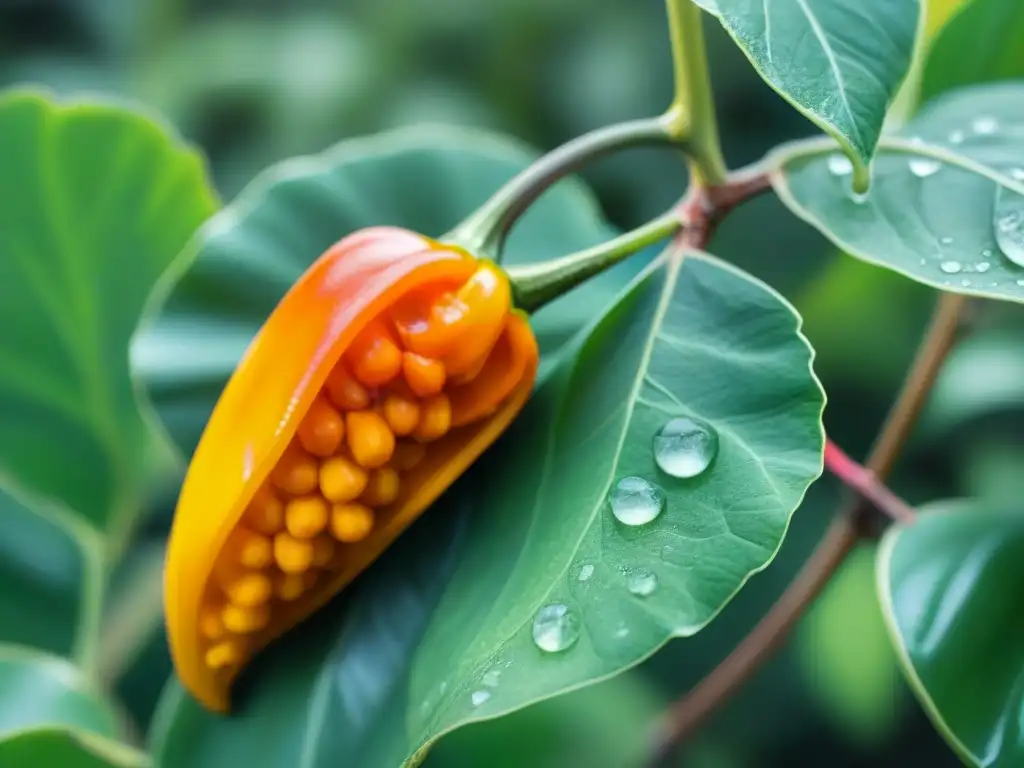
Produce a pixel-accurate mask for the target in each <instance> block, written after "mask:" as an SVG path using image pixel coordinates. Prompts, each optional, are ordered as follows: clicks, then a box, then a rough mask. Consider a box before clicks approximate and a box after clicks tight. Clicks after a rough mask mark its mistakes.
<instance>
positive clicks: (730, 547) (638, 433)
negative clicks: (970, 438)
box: [155, 253, 824, 768]
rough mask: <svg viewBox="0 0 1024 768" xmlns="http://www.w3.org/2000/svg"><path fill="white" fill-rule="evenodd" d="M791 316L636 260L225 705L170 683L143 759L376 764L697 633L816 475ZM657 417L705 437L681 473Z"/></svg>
mask: <svg viewBox="0 0 1024 768" xmlns="http://www.w3.org/2000/svg"><path fill="white" fill-rule="evenodd" d="M798 325H799V320H798V318H797V316H796V314H795V313H794V311H793V309H792V308H791V307H790V306H789V305H788V304H786V303H785V301H784V300H783V299H782V298H781V297H779V296H778V294H776V293H774V292H773V291H772V290H771V289H769V288H768V287H767V286H765V285H763V284H761V283H759V282H757V281H755V280H754V279H753V278H751V277H749V276H747V275H745V274H743V273H741V272H739V271H737V270H735V269H734V268H732V267H730V266H728V265H726V264H724V263H722V262H720V261H718V260H716V259H714V258H712V257H709V256H706V255H703V254H697V253H693V254H687V255H686V258H685V259H683V258H681V257H680V255H679V254H672V253H667V254H666V255H665V256H663V257H662V258H660V259H658V260H657V261H656V262H654V263H653V264H652V265H650V266H649V267H648V268H647V269H645V270H644V271H643V272H642V273H641V274H640V275H639V276H638V277H637V278H636V279H635V280H634V281H633V282H632V283H631V284H630V286H628V287H627V288H626V289H625V291H624V292H623V293H621V294H620V296H619V298H618V299H617V301H616V302H615V303H614V305H613V306H612V308H611V309H610V310H609V311H608V312H607V313H606V314H605V315H604V316H603V317H601V318H600V320H599V321H597V322H596V323H595V324H594V325H592V326H591V327H590V328H589V329H588V331H586V332H585V333H584V334H583V336H581V338H580V341H579V342H578V347H577V348H576V352H575V354H573V355H571V356H566V357H565V358H564V359H563V361H562V363H561V364H560V365H559V366H558V367H557V368H556V369H555V370H554V372H553V373H552V375H551V377H549V378H548V379H547V380H546V382H545V383H544V384H543V385H542V386H541V388H540V389H539V390H538V391H537V392H536V393H535V395H534V398H533V399H532V400H531V401H530V403H529V404H528V406H527V407H526V409H525V410H524V412H523V413H522V414H521V416H520V417H519V418H518V419H517V420H516V422H515V423H514V424H513V426H512V427H511V429H510V430H509V433H508V434H507V435H506V436H505V437H504V438H503V439H502V440H501V441H499V443H498V444H497V445H495V446H494V447H493V448H492V449H491V450H490V451H488V453H487V454H485V456H484V457H483V458H482V459H481V461H480V462H479V463H478V464H477V465H476V466H475V467H474V469H473V470H472V471H471V472H470V473H468V474H467V475H466V477H465V478H464V479H463V481H462V482H461V483H460V484H459V485H458V486H457V487H456V488H455V489H454V490H453V492H451V493H450V494H449V495H448V496H446V497H445V498H444V499H442V500H441V501H440V502H439V503H438V504H436V505H435V507H434V508H433V509H431V510H430V511H429V512H428V513H427V514H426V515H425V516H424V518H423V519H422V520H421V521H420V522H419V524H417V525H416V526H414V527H413V528H412V529H411V530H410V531H409V533H408V534H407V535H405V536H403V537H402V538H401V539H400V540H399V541H398V543H397V544H396V545H395V546H394V547H393V548H392V549H391V550H389V552H388V553H387V554H386V555H385V557H384V558H382V560H381V561H380V562H379V563H377V564H376V565H375V566H374V567H373V568H372V569H371V570H370V571H369V572H368V573H367V574H366V575H365V576H364V577H363V578H361V579H360V580H359V582H358V583H357V584H356V585H355V587H354V589H353V590H352V591H351V593H350V599H349V600H348V601H345V598H344V597H343V598H342V600H341V601H336V602H335V603H333V604H332V607H331V608H329V609H327V610H326V611H324V612H322V613H321V615H320V616H318V617H317V618H316V619H315V620H314V621H313V622H312V623H311V624H310V625H308V626H307V628H305V629H303V630H302V631H299V632H294V633H292V634H291V635H290V636H288V637H287V638H285V639H284V640H283V642H281V643H280V644H279V645H278V646H277V647H276V648H274V649H272V650H271V651H270V652H269V653H268V654H267V655H266V656H265V657H264V660H263V661H262V662H257V664H256V667H255V668H254V670H253V672H252V674H251V676H250V677H249V678H248V680H247V681H243V684H242V686H241V688H240V690H239V692H238V694H237V701H238V702H239V708H240V709H239V713H238V716H237V717H234V718H229V719H225V718H219V717H214V716H211V715H208V714H206V713H204V712H203V711H202V710H200V709H199V708H198V706H197V705H195V704H194V703H192V702H191V701H190V700H188V699H185V698H184V697H183V696H182V695H181V693H180V690H179V689H177V688H176V687H175V688H172V689H170V692H169V693H168V694H167V698H166V700H165V702H164V705H163V707H162V711H161V713H160V714H159V715H158V718H157V720H158V725H157V727H156V731H155V734H156V735H155V748H156V752H157V754H158V756H159V758H160V760H161V764H162V765H163V766H164V768H176V766H190V768H192V767H194V768H203V767H204V766H214V765H218V764H222V763H223V761H224V760H225V759H227V756H229V755H230V756H232V758H233V759H236V760H238V761H239V762H240V763H241V762H244V763H245V764H246V765H252V766H262V765H266V766H270V765H274V764H279V763H287V764H296V763H299V762H303V761H304V764H305V765H311V766H314V765H315V766H319V765H324V766H327V765H331V764H334V763H336V762H337V760H339V759H341V756H344V757H345V759H347V760H351V761H354V762H356V763H358V764H359V765H360V766H366V768H373V767H375V766H394V765H397V764H399V763H401V762H402V761H403V760H406V761H408V760H411V759H412V758H413V756H414V755H417V754H420V753H421V750H423V749H424V748H425V747H426V746H427V745H429V744H430V743H431V742H432V741H433V740H434V739H436V738H437V737H439V736H440V735H443V734H444V733H445V732H447V731H449V730H451V729H453V728H456V727H459V726H460V725H463V724H466V723H469V722H473V721H476V720H480V719H486V718H492V717H497V716H499V715H502V714H505V713H508V712H511V711H514V710H516V709H519V708H521V707H523V706H526V705H528V704H531V703H533V702H536V701H539V700H542V699H545V698H548V697H551V696H554V695H557V694H559V693H562V692H566V691H570V690H573V689H575V688H578V687H580V686H583V685H586V684H589V683H593V682H596V681H598V680H601V679H604V678H606V677H608V676H610V675H613V674H616V673H618V672H621V671H622V670H624V669H627V668H629V667H631V666H633V665H635V664H637V663H638V662H640V661H642V660H643V659H645V658H646V657H648V656H649V655H650V654H652V653H654V652H655V651H656V650H657V649H658V648H659V647H661V646H662V645H663V644H664V643H665V642H666V641H667V640H669V639H670V638H672V637H683V636H688V635H692V634H694V633H695V632H697V631H699V630H700V629H701V628H702V627H704V626H705V625H706V624H707V623H708V622H709V621H711V620H712V619H713V618H714V617H715V616H716V615H717V614H718V612H719V611H720V610H721V609H722V607H723V606H724V605H725V604H726V603H727V602H728V601H729V600H730V599H731V598H732V596H733V595H734V594H735V593H736V592H737V590H739V589H740V588H741V587H742V585H743V584H744V583H745V582H746V580H747V579H748V578H749V577H750V575H751V574H753V573H754V572H756V571H758V570H760V569H762V568H764V567H765V566H766V565H767V564H768V562H770V561H771V559H772V557H773V556H774V554H775V552H776V551H777V550H778V547H779V546H780V544H781V542H782V538H783V535H784V534H785V531H786V528H787V526H788V524H789V519H790V516H791V514H792V512H793V510H794V509H795V508H796V507H797V505H798V504H799V503H800V500H801V499H802V497H803V494H804V492H805V490H806V488H807V486H808V485H809V484H810V483H811V482H812V481H813V480H814V479H815V478H816V477H817V476H818V474H819V473H820V470H821V451H822V448H823V445H822V443H823V435H822V429H821V421H820V417H821V411H822V407H823V404H824V398H823V394H822V392H821V389H820V386H819V385H818V383H817V381H816V379H815V378H814V376H813V373H812V372H811V369H810V362H811V351H810V349H809V347H808V345H807V343H806V341H805V340H804V339H803V337H802V336H801V335H800V333H799V330H798ZM679 416H688V417H692V418H699V419H701V420H703V421H705V422H706V423H708V424H709V425H710V427H711V429H712V430H714V431H716V433H717V435H718V437H719V451H718V454H717V456H716V457H715V459H714V461H713V462H712V464H711V465H710V467H709V468H708V469H707V470H706V471H705V472H703V473H701V474H700V475H698V476H696V477H694V478H691V479H689V480H682V479H675V478H673V477H670V476H668V475H667V474H665V473H663V472H661V471H660V470H659V469H658V467H657V466H656V464H655V460H654V456H653V453H652V440H653V438H654V435H655V433H656V432H657V431H658V430H659V429H660V428H661V427H662V426H663V425H664V424H665V423H666V421H668V420H669V419H671V418H674V417H679ZM629 476H640V477H644V478H650V479H651V480H652V481H654V482H656V483H658V484H659V485H660V486H661V487H662V488H663V489H664V491H665V493H666V497H667V505H666V508H665V511H664V512H663V513H662V514H661V515H660V516H659V517H657V518H656V519H655V520H654V521H653V522H651V523H649V524H648V525H646V526H641V527H630V526H625V525H622V524H620V523H619V522H617V521H616V520H615V519H614V517H613V516H612V514H611V511H610V509H609V505H608V501H607V498H608V492H609V490H610V488H611V487H612V486H613V485H614V484H616V483H617V482H618V481H619V480H620V479H621V478H623V477H629ZM642 569H646V570H642ZM647 571H649V572H650V574H647V573H646V572H647ZM642 574H644V575H646V585H647V586H650V585H651V581H650V579H651V578H652V575H653V579H655V580H656V584H654V586H653V589H652V590H651V591H650V592H649V594H646V595H645V596H644V595H637V594H636V591H631V585H633V586H632V589H633V590H637V589H638V587H637V585H638V584H640V582H639V581H638V577H639V576H641V575H642ZM551 604H561V605H565V606H566V607H567V608H568V610H569V611H571V612H572V613H573V615H574V616H576V617H577V618H578V620H579V627H580V635H579V638H578V640H577V641H576V642H575V644H574V645H572V647H570V648H568V649H567V650H564V651H562V652H561V653H545V652H543V651H542V650H540V648H539V647H538V646H537V645H536V644H535V641H534V639H533V623H534V620H535V617H536V616H537V614H538V610H539V609H540V608H541V607H542V606H545V605H551ZM343 605H344V608H342V606H343Z"/></svg>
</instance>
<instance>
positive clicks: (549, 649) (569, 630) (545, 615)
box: [533, 603, 580, 653]
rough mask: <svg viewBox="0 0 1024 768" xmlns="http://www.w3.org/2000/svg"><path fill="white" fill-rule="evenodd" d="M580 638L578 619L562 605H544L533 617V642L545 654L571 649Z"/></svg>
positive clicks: (569, 609) (573, 612)
mask: <svg viewBox="0 0 1024 768" xmlns="http://www.w3.org/2000/svg"><path fill="white" fill-rule="evenodd" d="M579 637H580V617H579V616H577V615H576V612H575V611H574V610H572V609H571V608H570V607H569V606H567V605H563V604H562V603H550V604H548V605H545V606H544V607H543V608H541V609H540V610H539V611H537V615H536V616H534V617H533V642H534V643H535V644H536V646H537V647H538V648H540V649H541V650H542V651H544V652H545V653H558V652H559V651H564V650H566V649H568V648H571V647H572V646H573V645H574V644H575V643H576V641H577V640H579Z"/></svg>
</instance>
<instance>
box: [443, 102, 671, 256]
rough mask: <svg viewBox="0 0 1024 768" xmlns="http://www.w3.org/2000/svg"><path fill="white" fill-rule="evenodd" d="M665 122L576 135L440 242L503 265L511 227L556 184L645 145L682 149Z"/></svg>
mask: <svg viewBox="0 0 1024 768" xmlns="http://www.w3.org/2000/svg"><path fill="white" fill-rule="evenodd" d="M681 143H684V142H683V140H682V139H680V138H678V137H677V136H675V135H674V134H672V133H671V132H670V131H669V129H668V121H667V120H666V119H665V118H664V117H656V118H647V119H643V120H631V121H629V122H625V123H618V124H615V125H609V126H606V127H604V128H599V129H597V130H595V131H591V132H590V133H585V134H583V135H582V136H578V137H577V138H575V139H573V140H572V141H570V142H568V143H566V144H563V145H562V146H561V147H559V148H558V149H555V150H554V151H552V152H549V153H548V154H546V155H544V156H543V157H542V158H540V159H539V160H538V161H537V162H536V163H534V164H532V165H531V166H530V167H529V168H526V169H525V170H524V171H523V172H522V173H520V174H518V175H517V176H514V177H513V178H512V179H511V180H510V181H509V182H508V183H506V184H505V185H504V186H503V187H501V189H499V190H498V191H497V192H496V193H494V195H493V196H492V197H491V198H490V199H489V200H488V201H487V202H486V203H484V205H483V206H481V207H480V208H478V209H477V210H476V211H475V212H474V213H473V214H471V215H470V216H469V217H468V218H467V219H465V220H464V221H463V222H462V223H461V224H459V225H458V226H456V227H455V228H454V229H453V230H451V231H450V232H449V233H448V234H447V235H445V236H444V237H443V238H442V239H443V240H445V241H446V242H451V243H456V244H458V245H461V246H463V247H464V248H466V249H467V250H468V251H471V252H472V253H475V254H477V255H479V256H486V257H488V258H491V259H493V260H495V261H500V260H501V259H500V256H501V250H502V247H503V246H504V244H505V239H506V237H508V233H509V231H510V230H511V229H512V225H513V224H515V223H516V221H517V220H518V219H519V217H520V216H522V215H523V213H525V212H526V209H527V208H529V207H530V205H531V204H532V203H533V202H534V201H535V200H536V199H537V198H538V197H540V196H541V195H542V194H544V192H545V191H546V190H547V189H548V188H549V187H550V186H551V185H552V184H554V183H555V182H557V181H558V180H559V179H561V178H563V177H564V176H567V175H568V174H570V173H573V172H574V171H576V170H578V169H579V168H581V167H583V166H584V165H585V164H586V163H588V162H590V161H592V160H595V159H597V158H599V157H602V156H604V155H607V154H610V153H611V152H615V151H618V150H620V149H625V148H627V147H635V146H642V145H656V144H664V145H671V144H681Z"/></svg>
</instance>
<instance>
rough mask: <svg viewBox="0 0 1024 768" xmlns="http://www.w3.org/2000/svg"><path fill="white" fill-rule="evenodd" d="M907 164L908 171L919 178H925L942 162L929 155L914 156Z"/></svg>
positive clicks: (940, 165)
mask: <svg viewBox="0 0 1024 768" xmlns="http://www.w3.org/2000/svg"><path fill="white" fill-rule="evenodd" d="M907 165H908V166H909V167H910V172H911V173H912V174H914V175H915V176H917V177H918V178H921V179H926V178H928V177H929V176H931V175H932V174H934V173H937V172H938V170H939V169H940V168H941V167H942V163H940V162H939V161H938V160H933V159H932V158H930V157H915V158H914V159H913V160H911V161H910V162H909V163H907Z"/></svg>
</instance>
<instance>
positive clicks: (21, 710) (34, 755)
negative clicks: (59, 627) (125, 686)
mask: <svg viewBox="0 0 1024 768" xmlns="http://www.w3.org/2000/svg"><path fill="white" fill-rule="evenodd" d="M119 732H120V728H119V725H118V719H117V715H116V713H115V712H114V709H113V707H112V706H111V705H110V703H109V702H107V701H105V700H104V699H103V698H102V697H101V696H100V695H99V694H98V693H97V692H96V691H94V690H93V689H92V687H91V686H90V684H89V683H88V682H86V680H85V679H84V678H83V677H82V675H81V673H80V672H79V670H78V669H76V668H75V667H74V666H72V665H71V664H70V663H68V662H66V661H64V660H63V659H58V658H56V657H54V656H48V655H46V654H42V653H39V652H36V651H31V650H28V649H25V648H19V647H15V646H9V645H7V646H0V764H2V765H5V766H7V765H10V766H28V765H32V766H40V767H42V766H60V768H106V767H107V766H116V767H118V768H120V767H121V766H124V767H125V768H127V767H129V766H139V765H143V764H145V762H146V760H145V757H144V756H143V755H141V754H140V753H138V752H136V751H135V750H132V749H131V748H129V747H127V746H126V745H124V744H121V743H119V742H117V741H116V739H117V738H118V735H119Z"/></svg>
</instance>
